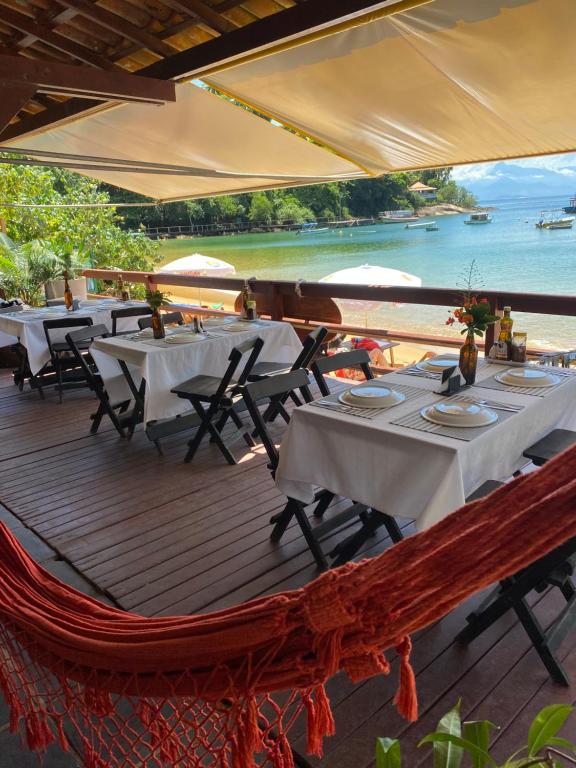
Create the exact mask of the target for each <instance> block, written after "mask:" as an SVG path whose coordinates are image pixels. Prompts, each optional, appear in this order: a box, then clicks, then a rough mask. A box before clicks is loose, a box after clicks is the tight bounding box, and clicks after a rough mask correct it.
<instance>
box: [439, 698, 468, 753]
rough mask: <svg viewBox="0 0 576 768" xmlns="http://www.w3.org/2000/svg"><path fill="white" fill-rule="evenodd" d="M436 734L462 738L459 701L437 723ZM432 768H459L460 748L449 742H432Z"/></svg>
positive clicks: (442, 740) (441, 740)
mask: <svg viewBox="0 0 576 768" xmlns="http://www.w3.org/2000/svg"><path fill="white" fill-rule="evenodd" d="M436 730H437V732H438V733H441V734H448V735H450V736H458V737H460V736H462V724H461V722H460V701H458V703H457V704H456V706H455V707H454V708H453V709H451V710H450V712H447V713H446V714H445V715H444V717H442V718H441V720H440V722H439V723H438V727H437V729H436ZM433 747H434V749H433V755H434V768H459V766H460V763H461V762H462V748H461V747H460V746H458V745H457V744H453V743H452V742H451V741H449V740H444V739H436V740H434V741H433Z"/></svg>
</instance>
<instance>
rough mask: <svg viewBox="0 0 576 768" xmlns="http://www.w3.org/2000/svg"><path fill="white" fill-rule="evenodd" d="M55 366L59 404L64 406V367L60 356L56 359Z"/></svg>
mask: <svg viewBox="0 0 576 768" xmlns="http://www.w3.org/2000/svg"><path fill="white" fill-rule="evenodd" d="M54 365H55V368H56V378H57V380H58V384H57V387H58V403H59V404H60V405H62V398H63V394H64V383H63V381H62V365H61V361H60V357H59V356H58V355H56V356H55V358H54Z"/></svg>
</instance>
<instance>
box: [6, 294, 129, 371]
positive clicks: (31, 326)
mask: <svg viewBox="0 0 576 768" xmlns="http://www.w3.org/2000/svg"><path fill="white" fill-rule="evenodd" d="M130 306H135V305H134V304H131V305H130ZM125 307H126V304H123V303H120V302H118V303H117V304H108V305H106V307H102V308H100V307H95V308H90V307H85V308H81V309H78V310H76V311H75V312H67V311H66V309H64V308H59V307H50V308H48V309H45V308H41V309H36V310H33V311H30V312H27V311H25V312H16V313H14V314H13V315H7V314H0V347H8V346H10V345H12V344H16V343H18V342H20V344H22V346H23V347H25V348H26V351H27V352H28V363H29V365H30V370H31V371H32V373H33V374H34V375H35V374H37V373H39V372H40V371H41V370H42V368H43V367H44V366H45V365H46V363H48V362H49V361H50V352H49V350H48V343H47V341H46V334H45V333H44V325H43V322H44V320H48V319H50V320H56V319H58V318H64V317H68V318H70V319H71V320H76V319H79V318H82V317H91V318H92V322H93V324H94V325H99V324H103V325H105V326H106V327H107V328H108V330H109V331H111V330H112V319H111V313H112V310H113V309H122V308H125ZM137 328H138V318H137V317H131V318H126V319H123V320H120V321H119V323H118V330H119V331H130V330H137ZM70 330H71V329H70V328H62V329H57V330H54V331H51V332H50V337H51V339H52V341H64V337H65V335H66V334H67V333H68V332H69V331H70Z"/></svg>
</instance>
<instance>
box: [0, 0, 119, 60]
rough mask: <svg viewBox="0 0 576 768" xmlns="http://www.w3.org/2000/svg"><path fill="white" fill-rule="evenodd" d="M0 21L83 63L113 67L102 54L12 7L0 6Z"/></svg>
mask: <svg viewBox="0 0 576 768" xmlns="http://www.w3.org/2000/svg"><path fill="white" fill-rule="evenodd" d="M0 21H2V22H3V23H5V24H7V25H8V26H9V27H12V28H13V29H17V30H18V31H19V32H23V33H24V34H26V35H31V36H32V37H34V38H36V39H38V40H42V41H43V42H44V43H47V44H48V45H50V46H51V47H53V48H56V50H58V51H63V52H64V53H67V54H68V55H69V56H72V57H73V58H75V59H78V61H81V62H83V63H84V64H90V66H92V67H98V68H99V69H112V68H114V65H113V64H111V63H110V62H109V61H107V60H106V59H105V58H104V57H103V56H100V55H99V54H98V53H95V52H94V51H91V50H90V49H89V48H86V46H84V45H80V44H79V43H76V42H74V41H73V40H70V39H68V38H67V37H64V36H63V35H60V34H58V33H57V32H53V31H52V30H51V29H49V28H48V27H45V26H42V25H41V24H37V23H36V22H35V21H34V20H33V19H31V18H30V17H29V16H26V15H25V14H23V13H19V12H18V11H14V10H12V8H7V7H6V6H5V5H1V6H0Z"/></svg>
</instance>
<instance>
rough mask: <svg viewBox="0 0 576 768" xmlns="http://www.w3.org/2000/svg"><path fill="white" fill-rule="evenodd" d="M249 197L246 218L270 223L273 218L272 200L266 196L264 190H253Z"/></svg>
mask: <svg viewBox="0 0 576 768" xmlns="http://www.w3.org/2000/svg"><path fill="white" fill-rule="evenodd" d="M251 197H252V199H251V201H250V209H249V210H248V219H249V220H250V221H252V222H255V223H257V222H262V223H264V224H271V223H272V219H273V218H274V205H273V204H272V201H271V200H269V199H268V198H267V197H266V195H265V193H264V192H255V193H254V194H253V195H252V196H251Z"/></svg>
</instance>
